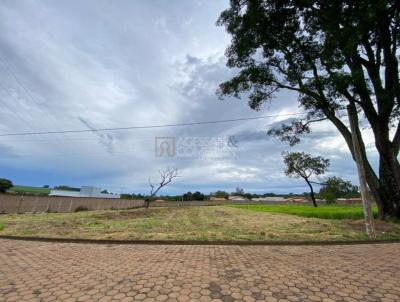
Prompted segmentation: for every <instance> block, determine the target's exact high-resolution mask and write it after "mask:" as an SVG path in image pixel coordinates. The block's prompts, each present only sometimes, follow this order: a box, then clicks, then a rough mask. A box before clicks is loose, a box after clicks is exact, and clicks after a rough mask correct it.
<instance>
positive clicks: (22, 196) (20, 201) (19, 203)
mask: <svg viewBox="0 0 400 302" xmlns="http://www.w3.org/2000/svg"><path fill="white" fill-rule="evenodd" d="M23 199H24V192H22V195H21V198H20V199H19V202H18V209H17V214H19V210H20V208H21V204H22V200H23Z"/></svg>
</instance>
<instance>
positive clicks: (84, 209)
mask: <svg viewBox="0 0 400 302" xmlns="http://www.w3.org/2000/svg"><path fill="white" fill-rule="evenodd" d="M83 211H89V209H88V208H87V207H85V206H79V207H76V208H75V210H74V212H83Z"/></svg>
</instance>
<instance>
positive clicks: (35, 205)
mask: <svg viewBox="0 0 400 302" xmlns="http://www.w3.org/2000/svg"><path fill="white" fill-rule="evenodd" d="M38 201H39V196H36V198H35V203H34V205H33V209H32V213H36V207H37V203H38Z"/></svg>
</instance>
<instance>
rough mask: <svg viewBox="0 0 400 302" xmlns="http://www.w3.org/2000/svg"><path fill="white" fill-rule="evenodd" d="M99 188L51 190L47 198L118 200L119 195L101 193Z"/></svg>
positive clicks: (85, 187)
mask: <svg viewBox="0 0 400 302" xmlns="http://www.w3.org/2000/svg"><path fill="white" fill-rule="evenodd" d="M101 191H102V190H101V188H97V187H88V186H83V187H82V188H81V189H80V191H69V190H51V191H50V194H49V196H67V197H92V198H120V197H121V196H120V194H110V193H101Z"/></svg>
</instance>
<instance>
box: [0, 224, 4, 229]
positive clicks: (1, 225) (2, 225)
mask: <svg viewBox="0 0 400 302" xmlns="http://www.w3.org/2000/svg"><path fill="white" fill-rule="evenodd" d="M2 230H4V224H1V223H0V231H2Z"/></svg>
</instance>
